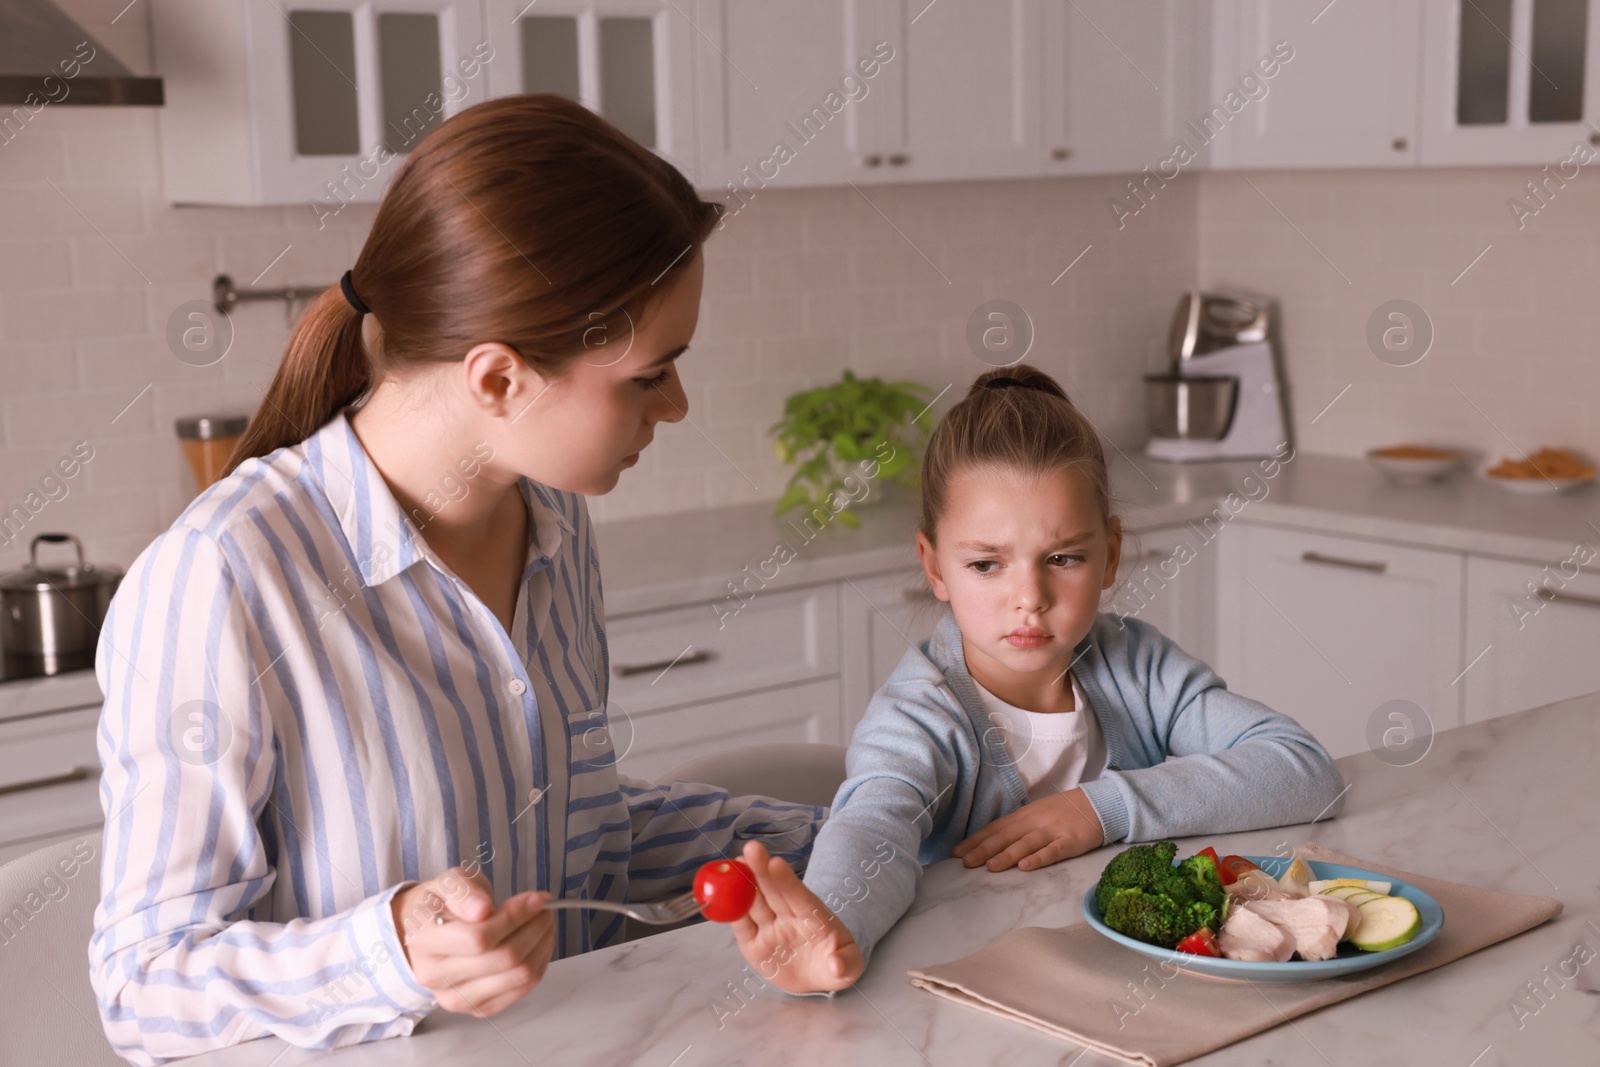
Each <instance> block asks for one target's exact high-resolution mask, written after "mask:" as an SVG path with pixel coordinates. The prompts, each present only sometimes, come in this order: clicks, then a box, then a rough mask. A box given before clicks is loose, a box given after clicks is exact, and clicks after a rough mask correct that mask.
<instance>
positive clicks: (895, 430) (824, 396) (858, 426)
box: [768, 370, 931, 526]
mask: <svg viewBox="0 0 1600 1067" xmlns="http://www.w3.org/2000/svg"><path fill="white" fill-rule="evenodd" d="M927 392H928V390H927V387H926V386H924V385H922V384H921V383H920V382H912V381H899V382H885V381H884V380H883V379H881V378H857V377H856V376H855V374H853V373H852V372H850V371H848V370H847V371H845V372H844V376H843V377H842V378H840V380H839V381H837V382H834V383H832V384H831V385H824V386H820V387H818V388H816V389H805V390H802V391H801V392H798V393H794V394H792V395H791V396H790V397H789V398H788V399H787V400H786V401H784V405H783V418H781V419H779V420H778V421H777V422H775V423H773V425H772V427H771V428H770V429H769V430H768V432H769V433H770V434H772V436H773V438H774V440H775V441H776V444H777V450H778V458H780V459H782V460H783V462H785V463H788V464H792V465H794V468H795V469H794V473H793V474H792V475H790V477H789V484H788V486H787V488H786V489H785V491H784V494H783V496H782V497H780V498H779V499H778V504H777V507H776V508H775V509H774V511H775V513H776V514H779V515H781V514H783V513H784V512H786V511H789V510H790V509H791V508H796V507H800V506H802V505H803V506H804V507H805V508H806V510H807V512H813V513H814V512H816V511H818V510H819V509H825V510H826V513H827V515H828V516H830V517H836V518H838V519H839V521H840V522H842V523H844V524H845V525H846V526H859V525H860V523H861V520H860V519H859V518H858V517H857V516H856V514H855V513H854V512H853V511H851V510H850V505H851V504H853V503H859V502H860V501H861V500H863V499H870V496H871V488H872V486H871V483H873V482H879V483H881V484H884V485H899V486H903V487H905V488H908V489H914V488H916V484H917V466H918V462H919V460H920V459H921V453H922V448H923V446H924V445H925V444H927V440H928V434H929V432H930V431H931V426H930V422H931V420H930V418H929V417H928V407H929V405H928V402H927V400H926V395H927Z"/></svg>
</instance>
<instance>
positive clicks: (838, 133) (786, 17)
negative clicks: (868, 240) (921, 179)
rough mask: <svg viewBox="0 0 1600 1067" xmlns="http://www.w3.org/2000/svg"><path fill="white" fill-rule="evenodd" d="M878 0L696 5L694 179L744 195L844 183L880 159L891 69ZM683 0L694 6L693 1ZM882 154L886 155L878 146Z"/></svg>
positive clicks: (704, 0)
mask: <svg viewBox="0 0 1600 1067" xmlns="http://www.w3.org/2000/svg"><path fill="white" fill-rule="evenodd" d="M870 4H871V0H807V3H806V4H805V5H804V7H803V8H802V7H800V6H799V5H796V4H794V3H791V2H790V0H739V2H738V3H733V4H729V3H722V2H720V0H699V2H698V3H696V4H694V5H693V12H694V15H693V17H694V25H695V29H697V30H698V31H699V32H698V34H697V36H696V47H695V54H694V79H693V81H694V117H695V119H696V132H697V135H698V137H699V144H700V156H699V167H698V178H697V184H698V185H699V186H700V187H701V188H703V189H708V190H713V191H715V192H717V193H721V194H723V195H725V196H730V197H736V198H737V199H736V201H735V203H736V205H737V204H742V203H744V202H746V201H748V200H750V199H752V198H753V197H755V196H756V195H757V194H758V193H759V192H760V190H761V189H762V188H764V187H765V186H766V185H768V184H770V183H777V184H779V185H782V186H790V187H792V186H798V185H836V184H843V183H844V182H845V181H847V180H854V179H855V177H856V176H862V177H863V179H864V176H865V174H866V173H867V172H868V171H869V170H871V169H872V163H871V162H869V160H868V158H867V157H868V156H869V155H870V154H871V152H872V151H873V147H874V146H875V145H876V141H875V136H876V135H875V133H873V132H872V130H873V126H872V119H873V115H874V114H875V113H876V111H877V110H878V109H879V108H880V107H881V106H882V97H883V95H884V90H883V84H884V70H885V67H886V66H893V65H894V64H895V63H900V62H903V59H904V56H903V54H902V50H899V49H895V48H894V47H893V46H892V45H888V44H887V43H886V44H885V45H884V47H881V48H875V47H874V44H875V39H874V38H873V36H872V34H873V32H874V30H875V29H876V19H875V15H876V12H875V11H874V10H872V9H871V7H870ZM685 6H687V5H686V4H685ZM876 163H877V164H878V165H879V166H882V165H884V164H883V160H882V158H881V152H880V153H879V158H878V159H877V161H876Z"/></svg>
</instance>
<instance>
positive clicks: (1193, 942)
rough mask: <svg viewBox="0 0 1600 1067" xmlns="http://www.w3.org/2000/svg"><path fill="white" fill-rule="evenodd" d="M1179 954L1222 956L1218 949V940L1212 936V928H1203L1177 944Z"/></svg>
mask: <svg viewBox="0 0 1600 1067" xmlns="http://www.w3.org/2000/svg"><path fill="white" fill-rule="evenodd" d="M1177 949H1178V951H1179V952H1187V953H1189V954H1190V955H1194V956H1221V955H1222V952H1221V951H1220V950H1219V949H1218V948H1217V939H1216V938H1215V937H1213V936H1211V928H1210V927H1209V926H1202V927H1201V928H1200V929H1198V930H1196V931H1195V932H1194V933H1192V934H1190V935H1189V936H1188V937H1186V938H1184V939H1183V940H1182V941H1179V942H1178V944H1177Z"/></svg>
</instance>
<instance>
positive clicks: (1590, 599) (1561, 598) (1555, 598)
mask: <svg viewBox="0 0 1600 1067" xmlns="http://www.w3.org/2000/svg"><path fill="white" fill-rule="evenodd" d="M1537 596H1538V597H1539V599H1540V600H1542V601H1544V602H1545V603H1546V604H1571V605H1573V606H1574V607H1579V608H1600V596H1584V595H1583V594H1582V593H1561V592H1557V591H1556V590H1554V589H1551V588H1550V587H1549V586H1547V585H1546V586H1540V587H1539V592H1538V593H1537Z"/></svg>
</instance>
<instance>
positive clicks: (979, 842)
mask: <svg viewBox="0 0 1600 1067" xmlns="http://www.w3.org/2000/svg"><path fill="white" fill-rule="evenodd" d="M1105 843H1106V840H1105V829H1104V828H1103V827H1102V826H1101V825H1100V816H1098V815H1096V814H1095V813H1094V806H1093V805H1091V804H1090V803H1089V798H1088V797H1086V796H1084V793H1083V790H1082V789H1069V790H1067V791H1066V792H1065V793H1056V794H1055V795H1054V796H1048V797H1045V798H1043V799H1042V800H1035V801H1033V802H1032V803H1031V804H1024V805H1023V806H1022V807H1020V808H1018V809H1017V810H1016V811H1014V812H1012V813H1011V814H1010V815H1006V816H1003V817H1002V818H999V819H996V820H995V821H994V822H992V823H990V824H989V825H988V826H985V827H984V828H983V829H982V830H979V831H978V832H977V833H975V834H973V835H972V836H971V837H969V838H967V839H966V840H965V841H962V842H961V843H960V844H958V845H956V847H955V848H953V849H951V850H950V852H951V854H952V855H954V856H955V857H956V858H958V859H960V860H961V861H962V862H963V863H965V864H966V865H967V866H968V867H976V866H978V865H979V864H987V865H988V867H989V869H990V870H991V871H1004V870H1007V869H1009V868H1010V867H1012V866H1016V867H1020V868H1021V869H1022V870H1025V871H1033V870H1037V869H1039V868H1040V867H1046V866H1048V865H1050V864H1052V863H1056V862H1059V861H1060V860H1065V859H1071V858H1072V857H1073V856H1081V855H1083V853H1085V852H1088V851H1090V850H1091V849H1096V848H1099V847H1100V846H1101V845H1103V844H1105Z"/></svg>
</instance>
